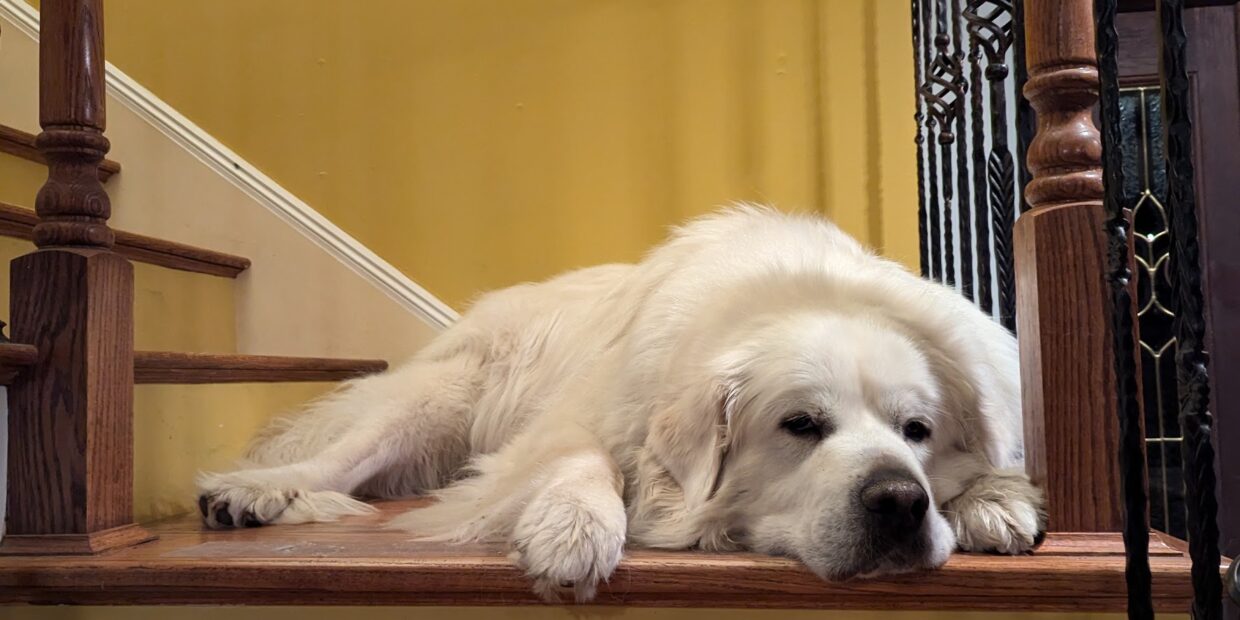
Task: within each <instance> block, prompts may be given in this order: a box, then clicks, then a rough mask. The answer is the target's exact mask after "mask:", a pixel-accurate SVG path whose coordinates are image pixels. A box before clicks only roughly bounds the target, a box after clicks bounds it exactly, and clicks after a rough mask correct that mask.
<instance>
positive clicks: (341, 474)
mask: <svg viewBox="0 0 1240 620" xmlns="http://www.w3.org/2000/svg"><path fill="white" fill-rule="evenodd" d="M479 374H480V373H479V372H478V364H477V362H476V360H471V359H469V358H468V357H466V356H453V357H449V358H446V359H441V360H437V361H415V362H413V363H411V364H409V365H407V366H405V367H404V368H401V369H398V370H395V371H393V372H390V373H386V374H383V375H376V376H373V377H368V378H365V379H361V380H358V381H354V382H352V383H350V384H348V385H347V386H345V387H344V388H343V389H342V390H340V391H338V392H336V393H334V394H332V395H330V396H328V397H326V398H324V399H323V400H321V401H319V402H317V403H315V404H313V405H312V406H311V407H310V408H309V409H308V410H307V411H306V412H304V413H303V414H301V415H298V416H295V417H293V418H290V419H287V420H283V421H280V422H277V423H276V424H275V425H273V430H272V431H271V432H268V433H267V434H266V436H265V437H262V438H260V440H259V441H258V442H257V444H256V445H255V447H254V448H253V449H252V450H251V452H250V454H249V457H248V460H249V462H248V463H247V466H246V467H243V468H242V469H240V470H238V471H234V472H230V473H204V474H201V475H200V476H199V477H198V488H199V493H200V495H199V498H198V507H199V509H200V511H201V512H202V516H203V519H204V520H205V521H206V523H207V525H208V526H210V527H214V528H223V527H239V526H256V525H264V524H267V523H304V522H310V521H330V520H334V519H336V518H338V517H340V516H344V515H349V514H360V513H364V512H368V511H369V510H370V508H369V507H368V506H367V505H366V504H364V503H362V502H359V501H357V500H355V499H353V498H352V497H351V496H350V495H351V494H353V493H355V492H357V491H359V490H362V491H367V492H370V493H372V494H376V495H382V496H397V495H412V494H415V493H419V492H424V491H428V490H432V489H436V488H439V487H440V486H442V485H443V484H444V483H445V482H447V481H448V480H450V479H451V478H452V477H453V476H454V475H455V473H456V471H457V470H458V469H459V468H460V467H461V466H462V465H463V464H464V463H465V460H466V458H467V456H468V428H469V424H470V415H471V409H472V407H473V404H474V402H475V401H476V400H477V390H478V387H479V386H478V381H479Z"/></svg>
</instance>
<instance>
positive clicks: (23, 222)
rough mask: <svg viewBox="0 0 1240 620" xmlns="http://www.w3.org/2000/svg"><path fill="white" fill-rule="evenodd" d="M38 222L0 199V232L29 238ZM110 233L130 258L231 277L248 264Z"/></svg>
mask: <svg viewBox="0 0 1240 620" xmlns="http://www.w3.org/2000/svg"><path fill="white" fill-rule="evenodd" d="M38 223H39V218H38V216H37V215H35V213H34V211H31V210H30V209H23V208H22V207H18V206H14V205H10V204H5V203H3V202H0V235H5V236H9V237H17V238H19V239H33V238H34V227H35V225H36V224H38ZM113 233H114V234H115V235H116V242H115V244H114V245H113V246H112V251H113V252H116V253H117V254H120V255H121V256H124V257H125V258H128V259H129V260H132V261H137V262H140V263H147V264H150V265H159V266H160V267H167V268H169V269H179V270H181V271H192V272H195V273H205V274H208V275H214V276H223V277H226V278H235V277H237V276H239V275H241V272H242V271H245V270H246V269H249V268H250V259H248V258H244V257H241V256H235V255H232V254H225V253H223V252H216V251H214V250H207V249H203V248H199V247H195V246H192V245H187V244H184V243H177V242H175V241H166V240H164V239H156V238H155V237H147V236H146V235H138V234H134V233H129V232H125V231H122V230H115V229H114V230H113Z"/></svg>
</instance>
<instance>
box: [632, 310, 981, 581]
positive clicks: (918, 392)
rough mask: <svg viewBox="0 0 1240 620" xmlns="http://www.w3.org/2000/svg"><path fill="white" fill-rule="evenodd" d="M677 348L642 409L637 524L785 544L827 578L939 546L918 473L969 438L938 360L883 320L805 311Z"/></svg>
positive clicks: (657, 537) (707, 540)
mask: <svg viewBox="0 0 1240 620" xmlns="http://www.w3.org/2000/svg"><path fill="white" fill-rule="evenodd" d="M715 333H716V334H718V333H719V332H715ZM690 348H691V349H692V350H693V353H691V354H687V355H686V356H684V358H683V359H681V360H679V364H680V367H679V368H677V369H676V370H675V371H673V372H675V373H676V374H677V376H678V377H679V378H680V379H679V380H680V381H683V382H684V385H683V386H681V387H680V388H673V389H674V390H676V394H677V395H676V396H675V397H674V398H672V399H671V400H670V402H668V403H666V405H665V406H663V407H662V408H661V410H660V411H658V412H656V413H655V414H654V416H653V417H652V418H651V422H650V427H649V430H648V435H647V441H646V445H645V447H644V450H643V454H642V460H641V463H640V467H642V468H644V471H643V472H642V474H641V475H642V477H643V479H644V482H643V483H642V485H641V486H642V489H641V490H640V491H638V492H639V493H641V494H642V497H637V498H635V500H636V501H635V502H633V505H634V510H635V511H636V514H634V515H633V516H634V519H633V520H634V523H633V526H634V528H635V532H636V534H637V538H639V539H641V540H644V541H646V542H647V543H650V544H655V545H660V544H666V545H669V546H670V545H676V544H684V543H686V542H697V543H698V544H699V545H701V546H703V547H706V548H716V549H724V548H736V547H742V548H749V549H752V550H755V551H761V552H766V553H775V554H783V555H790V556H794V557H796V558H799V559H800V560H802V561H803V562H804V563H805V564H807V565H808V566H809V567H810V568H811V569H812V570H813V571H814V572H816V573H818V574H819V575H821V576H823V577H825V578H829V579H844V578H849V577H853V576H864V575H874V574H886V573H894V572H900V571H907V570H916V569H920V568H933V567H937V566H939V565H941V564H943V563H944V562H945V561H946V560H947V558H948V556H949V555H950V553H951V551H952V549H953V548H954V547H955V542H956V541H955V537H954V535H953V533H952V530H951V528H950V527H949V525H948V524H947V522H946V520H945V519H944V518H943V516H942V515H940V514H939V511H938V509H937V508H938V504H937V503H936V502H938V501H942V499H943V498H936V497H935V496H934V495H935V494H934V489H935V487H936V486H938V485H933V484H931V480H930V477H929V476H928V474H927V472H928V471H929V470H930V465H931V463H932V462H933V461H934V460H936V459H940V458H943V455H944V454H949V453H957V454H958V453H959V452H960V451H961V450H962V449H963V448H962V446H963V445H965V444H967V443H969V442H971V441H976V438H975V437H974V438H970V437H966V436H965V433H966V432H967V430H968V429H967V428H966V425H965V424H962V422H961V420H960V417H959V415H958V414H959V413H960V410H961V409H962V408H963V407H964V405H962V404H961V403H960V402H959V401H960V400H961V398H963V397H964V396H962V395H961V394H960V392H961V391H962V390H963V391H968V389H969V388H968V386H967V385H966V386H962V385H959V384H953V382H952V380H951V379H945V377H944V374H943V373H942V372H939V368H938V367H939V366H943V365H947V362H945V361H943V360H936V359H935V355H936V354H935V353H934V352H928V351H927V350H926V347H924V346H920V345H919V343H918V342H917V341H915V340H914V339H913V338H910V337H909V336H908V335H907V332H906V331H905V330H902V329H900V328H898V326H897V325H896V324H895V323H894V322H892V321H886V320H884V319H881V318H875V317H873V316H865V315H864V314H862V315H848V314H842V313H831V312H815V311H799V312H792V313H780V314H778V315H767V316H766V317H765V318H761V319H759V320H754V321H749V322H747V323H745V324H741V325H734V326H732V327H731V328H729V329H727V330H724V331H723V335H722V336H721V337H720V338H718V339H717V340H716V341H715V342H702V343H697V344H696V345H694V346H692V347H690ZM674 382H675V381H673V383H674ZM689 539H692V541H690V540H689Z"/></svg>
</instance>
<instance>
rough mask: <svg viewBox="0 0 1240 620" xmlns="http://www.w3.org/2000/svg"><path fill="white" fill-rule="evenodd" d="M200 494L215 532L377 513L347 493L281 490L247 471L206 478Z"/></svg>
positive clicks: (206, 519) (201, 508)
mask: <svg viewBox="0 0 1240 620" xmlns="http://www.w3.org/2000/svg"><path fill="white" fill-rule="evenodd" d="M198 492H199V495H198V511H199V512H200V513H201V514H202V520H203V522H204V523H205V524H206V525H207V527H209V528H212V529H224V528H230V527H257V526H260V525H267V524H269V523H286V524H288V523H310V522H314V521H334V520H336V519H337V518H339V517H342V516H345V515H359V514H366V513H369V512H373V511H374V509H373V508H372V507H370V506H368V505H367V504H364V503H362V502H359V501H357V500H355V499H353V498H351V497H349V496H348V495H345V494H343V493H336V492H333V491H307V490H301V489H286V488H281V487H280V486H278V485H274V484H271V483H269V482H267V481H265V480H263V479H262V478H261V477H259V476H256V475H253V474H250V473H247V472H244V471H242V472H235V473H231V474H202V475H200V476H199V477H198Z"/></svg>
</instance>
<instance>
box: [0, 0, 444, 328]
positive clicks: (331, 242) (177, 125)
mask: <svg viewBox="0 0 1240 620" xmlns="http://www.w3.org/2000/svg"><path fill="white" fill-rule="evenodd" d="M0 15H3V16H4V17H6V18H7V19H8V20H9V21H11V22H12V23H14V24H15V25H16V26H17V27H18V29H19V30H21V31H22V32H24V33H25V34H26V35H27V36H29V37H31V38H33V39H35V40H38V38H39V36H38V35H39V13H38V11H36V10H35V9H34V7H32V6H30V5H29V4H27V3H26V2H25V0H0ZM106 68H107V88H108V94H109V95H111V96H113V97H115V98H116V100H117V101H119V102H120V103H121V104H123V105H124V106H125V107H127V108H129V109H130V110H133V111H134V112H135V113H136V114H138V116H140V117H142V118H143V119H144V120H146V122H148V123H150V124H151V125H152V126H153V127H155V128H156V129H158V130H159V131H160V132H161V133H163V134H164V135H166V136H168V137H169V138H171V139H172V140H173V141H174V142H176V143H177V144H179V145H180V146H181V147H182V148H184V149H185V150H187V151H189V152H190V153H191V154H193V155H194V157H196V158H198V160H199V161H202V162H203V163H205V164H207V165H208V166H210V167H211V168H212V169H213V170H215V172H216V173H217V174H219V175H220V176H222V177H224V178H225V179H228V181H229V182H231V183H232V184H233V185H235V186H237V187H238V188H239V189H241V191H243V192H245V193H246V194H247V195H248V196H250V197H251V198H253V199H254V200H256V201H258V202H259V203H260V204H262V205H263V206H264V207H266V208H267V209H268V210H270V211H271V212H272V213H274V214H276V216H278V217H279V218H280V219H282V220H284V222H285V223H287V224H289V225H290V226H292V227H293V228H295V229H297V230H298V231H299V232H300V233H301V234H303V235H305V236H306V237H307V238H309V239H310V240H311V241H313V242H314V243H315V244H316V245H318V246H319V247H320V248H322V249H323V250H325V251H327V252H328V253H329V254H331V255H332V256H334V257H335V258H336V259H337V260H339V261H340V262H342V263H344V264H345V265H347V266H348V267H349V268H350V269H352V270H353V271H354V272H355V273H357V274H358V275H360V276H362V277H363V278H366V279H367V280H369V281H370V282H371V284H373V285H375V286H377V287H379V289H380V290H382V291H383V292H384V293H386V294H387V295H388V296H389V297H391V298H392V299H394V300H395V301H397V302H398V303H400V304H401V305H402V306H404V307H405V308H406V309H408V310H409V311H411V312H413V313H415V314H417V315H419V316H421V317H422V318H423V319H425V320H426V321H427V322H428V323H430V324H431V325H434V326H436V327H438V328H440V329H443V328H446V327H448V326H449V325H451V324H452V323H454V322H456V321H457V319H459V318H460V315H459V314H457V312H456V311H455V310H453V309H452V308H451V307H450V306H448V305H447V304H446V303H444V302H443V301H441V300H440V299H438V298H437V297H435V296H434V295H432V294H431V293H430V292H429V291H427V290H426V289H424V288H422V287H421V286H419V285H418V284H417V283H416V282H414V281H413V280H411V279H410V278H409V277H408V276H406V275H405V274H403V273H401V272H400V270H399V269H397V268H396V267H394V266H392V264H391V263H389V262H387V261H385V260H383V259H382V258H380V257H379V255H378V254H375V253H374V252H373V251H371V250H370V248H367V247H366V246H365V245H363V244H362V243H361V242H360V241H358V240H357V239H355V238H353V237H352V236H351V235H349V234H348V233H346V232H345V231H343V230H341V229H340V227H338V226H336V225H335V224H333V223H332V222H331V221H329V220H328V219H327V218H325V217H323V215H322V214H321V213H319V212H318V211H315V210H314V209H313V208H312V207H311V206H310V205H308V204H306V203H305V202H304V201H302V200H301V199H299V198H298V197H296V196H294V195H293V194H292V193H291V192H289V191H288V190H286V189H284V188H283V187H281V186H280V184H279V183H276V182H275V181H274V180H273V179H272V178H271V177H269V176H267V175H265V174H263V173H262V172H260V171H259V170H258V168H256V167H254V166H253V165H251V164H250V163H249V162H247V161H246V160H244V159H242V158H241V157H239V156H238V155H237V154H236V153H234V152H233V151H231V150H230V149H229V148H228V147H226V146H224V145H223V144H221V143H220V142H219V141H218V140H216V139H215V138H213V137H211V135H210V134H208V133H207V132H206V131H203V129H202V128H201V127H199V126H198V125H195V124H194V123H193V122H192V121H190V120H189V119H188V118H185V117H184V116H182V115H181V113H179V112H177V111H176V110H175V109H173V108H172V106H169V105H168V104H167V103H165V102H164V101H163V100H162V99H160V98H159V97H156V96H155V95H154V94H153V93H151V91H149V90H147V89H146V88H144V87H143V86H142V85H141V84H139V83H137V82H136V81H134V79H133V78H131V77H129V76H128V75H125V73H124V72H123V71H121V70H120V69H117V68H116V67H115V66H113V65H112V63H107V64H106Z"/></svg>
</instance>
